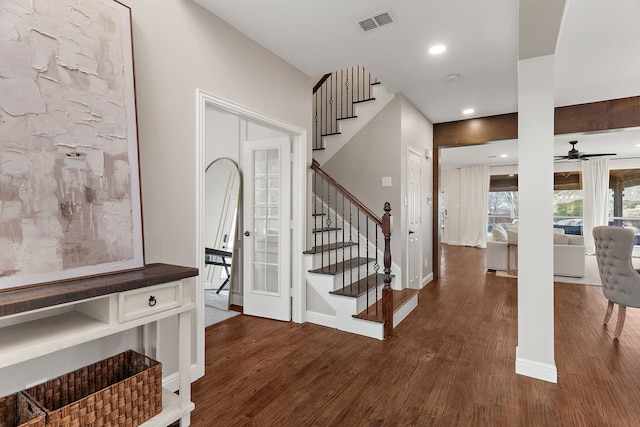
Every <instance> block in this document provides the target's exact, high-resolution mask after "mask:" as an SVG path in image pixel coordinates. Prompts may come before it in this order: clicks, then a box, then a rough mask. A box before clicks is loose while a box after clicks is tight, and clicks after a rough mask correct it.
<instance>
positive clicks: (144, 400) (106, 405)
mask: <svg viewBox="0 0 640 427" xmlns="http://www.w3.org/2000/svg"><path fill="white" fill-rule="evenodd" d="M161 383H162V365H161V364H160V362H157V361H155V360H153V359H150V358H148V357H146V356H144V355H142V354H139V353H136V352H135V351H133V350H127V351H125V352H124V353H120V354H117V355H115V356H113V357H110V358H108V359H105V360H101V361H100V362H96V363H94V364H92V365H89V366H85V367H84V368H80V369H78V370H75V371H73V372H69V373H67V374H64V375H62V376H60V377H58V378H55V379H52V380H49V381H46V382H44V383H42V384H39V385H36V386H34V387H31V388H29V389H27V390H25V392H26V393H27V395H28V396H30V397H31V398H33V399H34V400H35V401H36V402H37V403H38V404H40V405H41V406H42V407H43V408H44V410H45V411H46V415H47V416H46V426H47V427H80V426H82V427H85V426H86V427H98V426H100V427H102V426H113V427H116V426H118V427H119V426H126V427H133V426H137V425H139V424H142V423H143V422H145V421H147V420H148V419H150V418H152V417H153V416H155V415H157V414H158V413H160V412H161V411H162V384H161Z"/></svg>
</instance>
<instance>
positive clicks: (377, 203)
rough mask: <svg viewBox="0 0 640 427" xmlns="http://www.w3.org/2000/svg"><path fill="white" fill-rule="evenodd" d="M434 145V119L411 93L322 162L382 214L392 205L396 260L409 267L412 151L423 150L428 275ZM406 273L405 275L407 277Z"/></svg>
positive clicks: (427, 271)
mask: <svg viewBox="0 0 640 427" xmlns="http://www.w3.org/2000/svg"><path fill="white" fill-rule="evenodd" d="M330 143H331V142H330V141H329V142H328V144H330ZM432 147H433V125H432V123H431V122H430V121H429V120H428V119H427V118H426V117H425V116H424V115H423V114H422V113H420V112H419V111H418V109H417V108H416V107H415V106H414V105H413V104H411V102H410V101H409V100H408V99H407V98H406V97H405V96H403V95H397V96H396V97H394V99H393V100H391V101H390V102H389V103H388V104H387V105H386V106H385V107H384V108H383V109H382V110H381V111H380V112H379V113H378V114H377V115H376V116H375V117H374V118H373V119H372V120H371V121H370V122H369V123H367V124H366V125H365V126H364V127H363V128H362V129H361V130H360V131H359V132H358V133H357V134H356V135H355V136H354V137H353V138H352V139H351V140H350V141H349V142H348V143H347V144H346V145H345V146H344V147H342V148H341V149H340V150H339V151H338V152H337V153H336V154H335V155H334V156H333V157H332V158H331V159H329V160H328V161H327V162H325V163H324V164H323V166H322V169H324V170H325V171H326V172H327V173H329V175H331V176H333V177H334V178H335V179H336V180H337V181H338V182H339V183H340V184H342V185H343V186H344V187H346V188H347V189H348V190H349V191H351V192H352V193H353V194H354V195H355V196H356V197H358V198H359V199H360V200H361V201H362V202H363V203H364V204H365V205H366V206H368V207H369V208H370V209H372V210H373V211H374V212H375V213H377V214H378V215H382V214H383V213H384V211H383V207H384V203H385V202H387V201H388V202H389V203H391V214H392V215H393V217H394V230H393V232H394V234H393V237H392V239H391V242H392V243H391V256H392V259H393V262H394V263H396V264H398V265H399V266H402V269H405V268H406V262H405V260H406V252H407V236H408V229H407V227H406V206H405V204H404V201H405V197H406V180H407V175H406V165H407V149H408V148H411V149H413V150H414V151H416V152H417V153H422V156H421V157H422V162H421V169H422V171H421V173H422V185H421V191H422V194H421V196H422V197H421V204H422V207H421V209H422V240H423V244H422V246H423V247H422V252H423V253H422V258H423V259H424V258H427V259H428V264H427V265H426V266H425V265H424V263H423V266H422V276H423V278H425V277H427V276H429V275H430V274H432V272H433V266H432V265H431V259H432V256H431V252H432V248H431V238H432V237H431V236H432V232H433V230H432V219H431V218H432V214H431V207H430V205H427V203H428V196H432V191H433V190H432V189H433V172H432V167H433V166H432V164H433V162H432V161H430V160H429V161H428V160H427V159H426V158H425V157H424V152H425V150H426V149H432ZM382 177H391V182H392V185H391V187H383V186H382ZM405 277H406V275H402V280H404V278H405ZM403 286H404V283H403Z"/></svg>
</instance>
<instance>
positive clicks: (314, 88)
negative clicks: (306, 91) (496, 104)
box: [313, 73, 331, 93]
mask: <svg viewBox="0 0 640 427" xmlns="http://www.w3.org/2000/svg"><path fill="white" fill-rule="evenodd" d="M329 77H331V73H327V74H325V75H324V76H322V77H320V80H318V83H316V85H315V86H314V87H313V93H316V92H317V91H318V89H320V87H321V86H322V84H323V83H324V82H326V81H327V79H328V78H329Z"/></svg>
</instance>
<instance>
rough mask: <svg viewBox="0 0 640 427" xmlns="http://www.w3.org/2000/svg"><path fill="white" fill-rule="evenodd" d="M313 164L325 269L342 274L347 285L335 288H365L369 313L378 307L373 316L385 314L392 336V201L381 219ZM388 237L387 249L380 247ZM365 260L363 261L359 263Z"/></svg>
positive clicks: (317, 245)
mask: <svg viewBox="0 0 640 427" xmlns="http://www.w3.org/2000/svg"><path fill="white" fill-rule="evenodd" d="M311 169H312V170H313V177H312V185H313V218H314V219H313V226H314V236H313V240H314V242H313V244H314V249H317V251H316V252H319V253H320V254H321V255H320V263H321V266H320V269H321V270H323V271H325V272H327V273H330V274H341V275H342V286H341V288H340V289H337V290H334V293H337V294H343V295H351V294H358V295H361V294H363V293H365V292H366V305H367V308H366V313H368V314H369V313H370V311H371V310H373V311H374V312H373V313H372V314H373V315H375V316H378V315H382V316H383V318H384V322H385V326H384V331H385V332H384V336H385V339H387V338H391V336H392V334H393V320H392V317H393V296H392V291H391V250H390V244H391V243H390V239H391V225H390V224H391V215H390V211H391V206H390V204H389V202H387V203H385V206H384V209H385V214H384V216H383V217H382V218H380V217H378V216H377V215H376V214H375V213H374V212H373V211H372V210H371V209H369V208H368V207H367V206H365V205H364V203H362V202H361V201H360V200H359V199H358V198H357V197H355V196H354V195H353V194H352V193H351V192H350V191H349V190H347V189H346V188H345V187H343V186H342V185H341V184H340V183H338V182H337V181H336V180H335V179H334V178H333V177H331V176H330V175H329V174H328V173H327V172H326V171H324V170H322V168H321V167H320V164H319V163H318V162H317V161H316V160H314V161H313V163H312V165H311ZM385 227H386V228H385ZM383 239H384V242H385V247H384V249H383V248H381V241H382V240H383ZM322 249H330V250H322ZM383 251H384V252H383ZM382 252H383V257H384V275H383V274H380V273H378V271H379V270H380V262H379V253H382ZM361 263H362V266H360V264H361ZM371 263H373V266H372V267H371ZM387 264H388V265H387ZM387 279H388V282H387ZM383 284H384V288H383V290H382V292H380V290H379V288H380V287H381V286H382V285H383ZM385 290H386V291H385ZM381 296H382V298H383V300H382V308H381V309H379V308H378V304H374V303H376V302H377V301H378V300H379V299H380V297H381ZM379 310H380V313H379V312H378V311H379ZM385 310H386V311H385ZM385 315H386V316H385ZM389 315H390V317H389ZM387 317H388V318H387Z"/></svg>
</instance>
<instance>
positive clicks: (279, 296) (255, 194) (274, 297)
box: [243, 137, 291, 321]
mask: <svg viewBox="0 0 640 427" xmlns="http://www.w3.org/2000/svg"><path fill="white" fill-rule="evenodd" d="M290 158H291V154H290V142H289V137H279V138H271V139H265V140H259V141H246V142H245V143H244V145H243V171H244V174H245V175H244V197H243V200H244V252H243V254H244V310H243V312H244V314H248V315H251V316H260V317H267V318H270V319H277V320H285V321H289V320H291V299H290V298H291V297H290V294H291V292H290V290H291V249H290V248H291V236H290V227H289V221H290V217H291V214H290V213H291V161H290Z"/></svg>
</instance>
